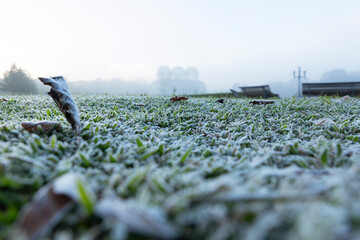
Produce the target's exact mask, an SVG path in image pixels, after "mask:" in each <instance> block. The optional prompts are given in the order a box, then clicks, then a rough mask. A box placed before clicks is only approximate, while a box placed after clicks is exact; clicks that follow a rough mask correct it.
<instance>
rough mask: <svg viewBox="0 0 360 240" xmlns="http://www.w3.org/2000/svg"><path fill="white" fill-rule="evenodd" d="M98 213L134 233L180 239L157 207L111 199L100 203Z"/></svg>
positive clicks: (97, 208)
mask: <svg viewBox="0 0 360 240" xmlns="http://www.w3.org/2000/svg"><path fill="white" fill-rule="evenodd" d="M96 213H97V214H98V215H100V216H101V217H103V218H113V219H115V220H116V221H118V222H119V223H120V224H122V225H124V226H126V227H127V228H128V229H129V230H130V231H131V232H134V233H139V234H143V235H146V236H152V237H154V238H159V239H174V238H176V237H178V233H177V231H176V229H175V228H174V227H173V226H172V225H171V223H170V222H169V221H168V220H167V218H166V214H165V212H164V211H163V210H162V209H161V208H158V207H155V206H154V207H149V206H144V205H141V204H140V203H137V202H135V201H132V200H126V201H124V200H121V199H118V198H109V199H104V200H102V201H100V202H99V204H98V205H97V207H96Z"/></svg>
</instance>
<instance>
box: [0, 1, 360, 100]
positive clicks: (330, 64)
mask: <svg viewBox="0 0 360 240" xmlns="http://www.w3.org/2000/svg"><path fill="white" fill-rule="evenodd" d="M359 11H360V1H356V0H348V1H340V0H318V1H311V0H303V1H295V0H289V1H283V0H273V1H266V0H259V1H249V0H248V1H245V0H240V1H238V0H223V1H216V0H196V1H193V0H181V1H179V0H170V1H169V0H105V1H101V2H100V1H95V0H87V1H85V0H77V1H70V0H64V1H58V2H49V1H46V0H33V1H26V0H13V1H2V2H1V3H0V29H1V31H2V34H1V37H0V53H1V56H0V73H4V72H5V71H7V70H8V69H9V66H11V64H13V63H16V64H17V66H19V67H21V68H22V69H24V70H26V72H27V73H28V74H29V76H31V78H33V79H37V77H40V76H44V77H48V76H58V75H62V76H65V77H66V79H67V81H68V83H69V87H70V89H71V91H73V92H84V91H86V92H108V93H128V92H129V93H144V92H146V91H150V90H149V86H151V84H152V82H154V81H156V80H157V75H156V74H157V69H158V68H159V67H160V66H164V65H166V66H170V67H171V68H175V67H177V66H180V67H183V68H188V67H195V68H197V69H198V71H199V81H201V82H203V83H204V84H205V85H206V91H207V92H227V91H229V89H230V88H235V87H237V86H246V85H247V86H251V85H264V84H269V85H270V86H271V90H272V91H273V92H275V93H279V94H280V96H282V97H285V96H288V95H292V93H291V91H293V90H295V91H296V89H294V87H293V86H294V85H295V86H297V85H296V84H297V82H296V80H293V79H292V71H293V70H297V67H298V66H301V67H302V69H303V70H306V71H307V77H308V79H307V81H325V79H327V80H326V81H332V80H331V79H338V80H336V81H340V79H341V81H353V80H351V79H358V76H359V71H360V66H359V64H358V62H359V59H360V51H359V44H358V43H359V39H360V15H359V14H358V13H359ZM341 69H343V70H341ZM327 73H329V74H330V75H329V74H328V76H327ZM329 76H330V77H329ZM336 76H337V77H336ZM0 78H2V77H1V76H0ZM35 82H36V83H37V86H38V88H39V93H41V92H43V91H42V90H41V86H39V84H38V80H35Z"/></svg>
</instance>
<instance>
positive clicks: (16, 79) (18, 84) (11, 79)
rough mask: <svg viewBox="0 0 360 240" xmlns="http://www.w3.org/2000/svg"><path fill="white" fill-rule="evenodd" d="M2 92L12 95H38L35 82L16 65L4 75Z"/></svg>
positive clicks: (0, 83) (1, 82) (0, 82)
mask: <svg viewBox="0 0 360 240" xmlns="http://www.w3.org/2000/svg"><path fill="white" fill-rule="evenodd" d="M0 90H2V91H5V92H10V93H12V94H36V93H37V89H36V84H35V81H34V80H33V79H31V77H30V76H29V75H28V74H27V73H26V72H25V71H24V70H22V69H21V68H19V67H17V66H16V65H15V64H13V65H11V68H10V70H8V71H6V72H5V73H4V78H3V79H2V80H1V81H0Z"/></svg>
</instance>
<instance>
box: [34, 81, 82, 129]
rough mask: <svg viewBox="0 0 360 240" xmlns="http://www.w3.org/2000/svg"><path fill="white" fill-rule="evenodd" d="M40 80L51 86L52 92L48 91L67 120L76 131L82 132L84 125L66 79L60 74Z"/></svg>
mask: <svg viewBox="0 0 360 240" xmlns="http://www.w3.org/2000/svg"><path fill="white" fill-rule="evenodd" d="M39 80H40V81H41V82H42V83H43V84H45V85H49V86H51V89H50V92H48V94H49V95H50V96H51V97H52V99H53V100H54V101H55V103H56V105H57V106H58V107H59V109H60V111H61V112H62V113H63V114H64V115H65V117H66V120H67V121H68V122H69V123H70V125H71V127H72V128H73V129H74V130H75V131H76V133H78V134H79V133H80V132H81V129H82V126H81V123H80V118H79V114H78V110H77V107H76V104H75V101H74V99H73V98H72V96H71V93H70V91H69V88H68V86H67V84H66V81H65V79H64V78H63V77H61V76H59V77H50V78H42V77H40V78H39Z"/></svg>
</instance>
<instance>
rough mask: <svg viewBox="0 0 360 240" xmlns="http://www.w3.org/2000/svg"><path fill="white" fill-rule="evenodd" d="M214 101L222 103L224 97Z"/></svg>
mask: <svg viewBox="0 0 360 240" xmlns="http://www.w3.org/2000/svg"><path fill="white" fill-rule="evenodd" d="M216 102H218V103H224V102H225V99H223V98H219V99H218V100H216Z"/></svg>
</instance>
